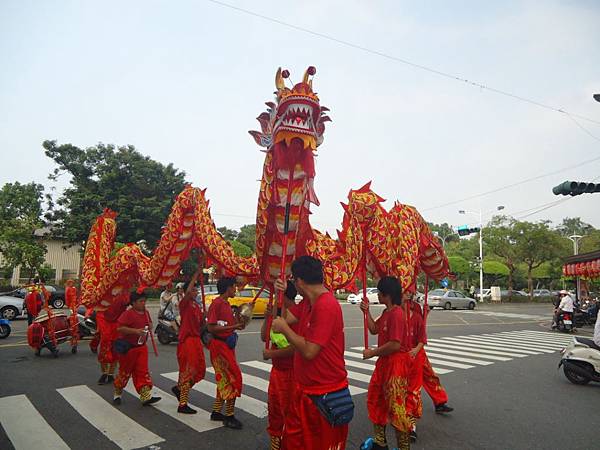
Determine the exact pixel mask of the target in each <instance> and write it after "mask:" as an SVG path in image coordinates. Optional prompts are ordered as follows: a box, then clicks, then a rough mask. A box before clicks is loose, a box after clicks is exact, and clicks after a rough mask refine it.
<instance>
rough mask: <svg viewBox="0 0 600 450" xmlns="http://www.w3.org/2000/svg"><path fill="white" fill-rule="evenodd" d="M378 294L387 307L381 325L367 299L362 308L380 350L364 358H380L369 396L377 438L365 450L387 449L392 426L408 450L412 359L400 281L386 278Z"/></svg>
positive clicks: (401, 445) (402, 447)
mask: <svg viewBox="0 0 600 450" xmlns="http://www.w3.org/2000/svg"><path fill="white" fill-rule="evenodd" d="M377 291H378V292H377V295H378V298H379V303H383V304H384V305H385V306H386V309H385V310H384V311H383V313H382V314H381V316H380V317H379V318H378V319H377V321H375V320H373V317H372V316H371V312H370V311H369V301H368V299H363V302H362V303H361V305H360V307H361V309H362V310H363V311H366V312H367V324H368V328H369V331H370V332H371V334H376V335H377V348H374V349H372V348H367V349H365V350H364V351H363V357H364V358H365V359H369V358H372V357H374V356H378V357H379V358H378V359H377V362H376V363H375V370H374V371H373V376H372V377H371V382H370V383H369V391H368V393H367V409H368V412H369V419H370V420H371V422H372V423H373V428H374V437H373V440H372V441H370V439H368V440H367V441H365V444H363V447H361V448H368V449H373V450H382V449H387V448H388V445H387V439H386V435H385V427H386V425H387V423H388V422H390V423H391V424H392V427H394V430H395V431H396V439H397V443H398V448H399V449H400V450H405V449H410V430H411V427H412V424H411V419H410V416H409V412H408V410H409V406H408V404H407V403H408V396H409V394H408V390H409V374H410V370H411V365H412V362H411V355H410V354H409V352H408V351H406V348H403V346H405V345H406V336H407V326H406V325H407V322H406V317H405V315H404V313H403V311H402V307H401V305H402V288H401V286H400V282H399V281H398V279H397V278H395V277H383V278H381V280H379V283H378V284H377ZM367 444H368V445H367Z"/></svg>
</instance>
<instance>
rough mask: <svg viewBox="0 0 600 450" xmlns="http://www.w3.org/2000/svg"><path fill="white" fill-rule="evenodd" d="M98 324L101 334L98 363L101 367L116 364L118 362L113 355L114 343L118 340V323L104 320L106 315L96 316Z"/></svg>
mask: <svg viewBox="0 0 600 450" xmlns="http://www.w3.org/2000/svg"><path fill="white" fill-rule="evenodd" d="M96 323H97V328H98V332H99V333H100V346H99V348H98V362H99V363H100V364H101V365H104V364H114V363H115V362H116V361H117V358H116V356H115V354H114V353H113V349H112V346H113V343H114V342H115V339H116V338H117V327H118V323H117V322H109V321H108V320H106V319H105V318H104V314H102V313H98V314H96Z"/></svg>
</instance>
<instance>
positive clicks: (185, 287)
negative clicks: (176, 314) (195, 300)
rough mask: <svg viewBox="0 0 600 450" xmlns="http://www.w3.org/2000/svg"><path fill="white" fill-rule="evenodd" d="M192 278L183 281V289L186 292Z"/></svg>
mask: <svg viewBox="0 0 600 450" xmlns="http://www.w3.org/2000/svg"><path fill="white" fill-rule="evenodd" d="M191 281H192V280H187V281H185V282H184V283H183V290H184V292H187V290H188V288H189V287H190V283H191Z"/></svg>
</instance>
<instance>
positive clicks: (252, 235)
mask: <svg viewBox="0 0 600 450" xmlns="http://www.w3.org/2000/svg"><path fill="white" fill-rule="evenodd" d="M236 241H238V242H240V243H242V244H244V245H245V246H247V247H250V248H251V249H252V251H254V250H255V249H256V225H254V224H251V225H243V226H242V228H240V232H239V233H238V235H237V238H236Z"/></svg>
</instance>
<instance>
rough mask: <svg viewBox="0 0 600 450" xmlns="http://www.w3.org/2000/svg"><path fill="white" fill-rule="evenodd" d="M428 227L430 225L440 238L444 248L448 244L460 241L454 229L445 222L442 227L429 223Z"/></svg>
mask: <svg viewBox="0 0 600 450" xmlns="http://www.w3.org/2000/svg"><path fill="white" fill-rule="evenodd" d="M427 225H429V229H430V230H431V232H432V233H433V234H434V235H436V236H437V237H438V238H439V240H440V241H441V242H442V244H443V245H444V247H445V246H446V244H447V243H448V242H450V241H458V239H459V237H458V234H456V233H455V232H454V230H453V229H452V227H451V226H450V225H448V224H447V223H445V222H444V223H442V224H441V225H438V224H435V223H430V222H427Z"/></svg>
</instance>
